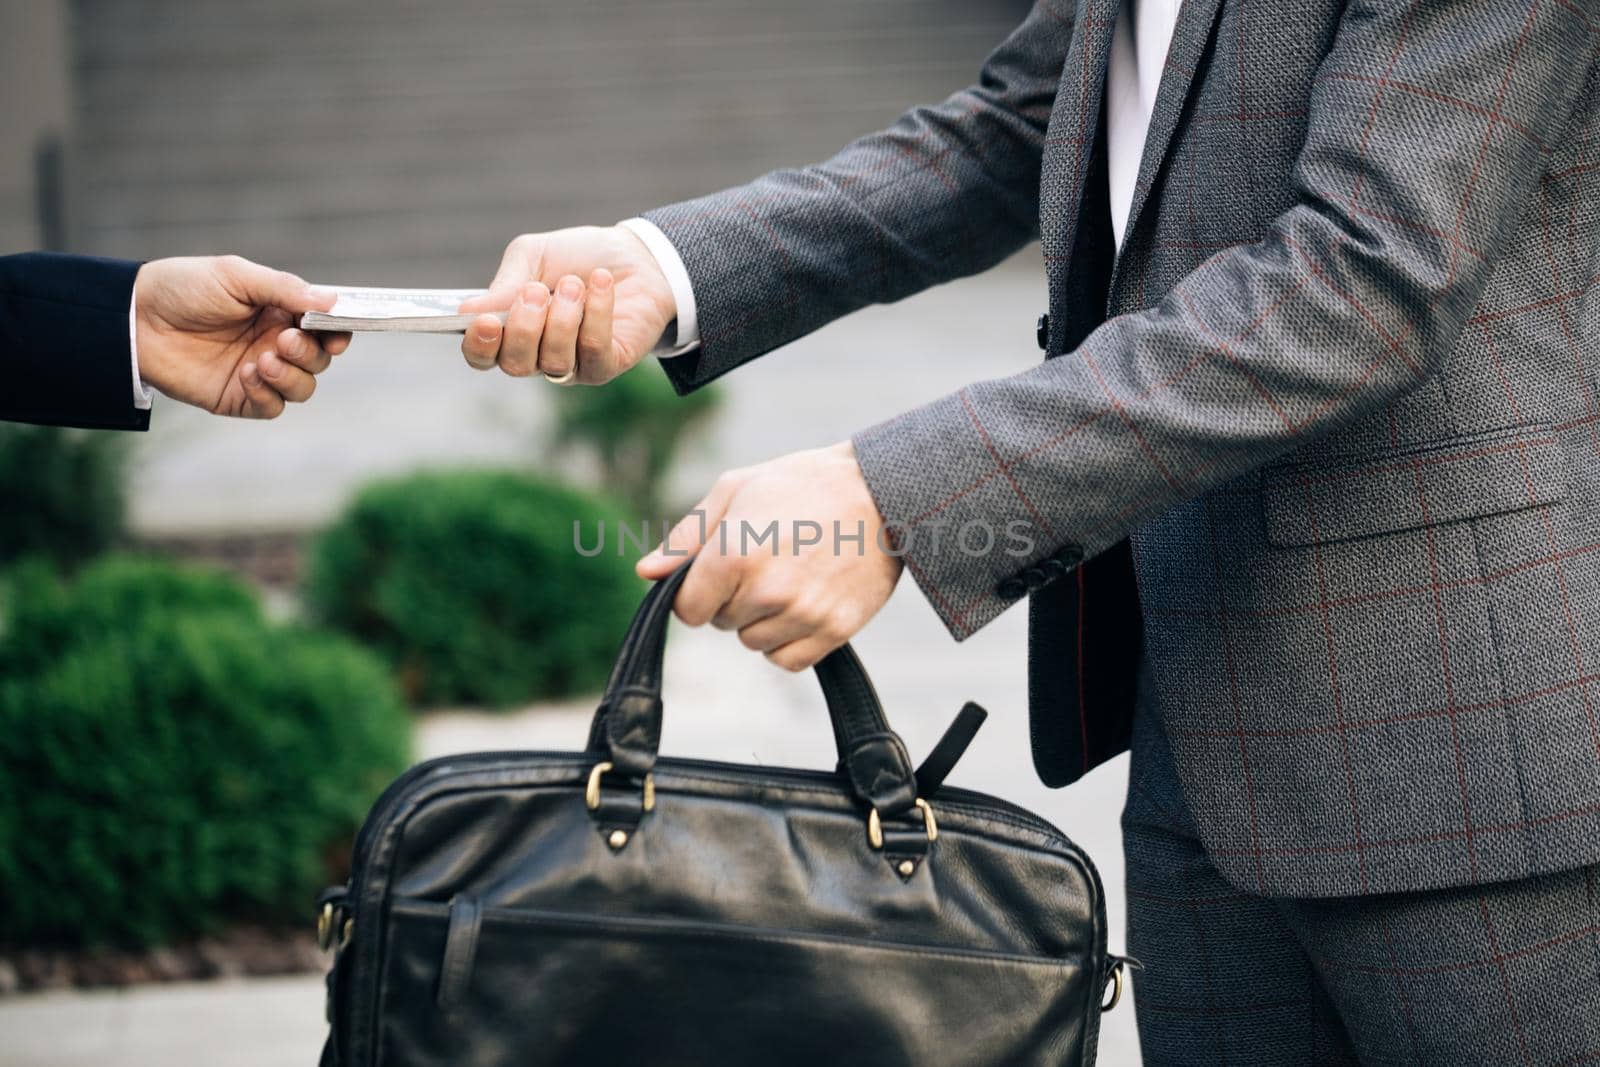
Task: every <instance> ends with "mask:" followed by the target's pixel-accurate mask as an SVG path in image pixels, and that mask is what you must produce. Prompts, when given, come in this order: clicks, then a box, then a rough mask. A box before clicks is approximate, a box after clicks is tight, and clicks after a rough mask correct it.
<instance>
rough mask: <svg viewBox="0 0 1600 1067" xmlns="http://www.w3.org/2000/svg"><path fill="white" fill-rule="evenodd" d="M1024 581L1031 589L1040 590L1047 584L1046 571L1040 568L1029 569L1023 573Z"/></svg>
mask: <svg viewBox="0 0 1600 1067" xmlns="http://www.w3.org/2000/svg"><path fill="white" fill-rule="evenodd" d="M1022 580H1023V581H1024V582H1025V583H1027V586H1028V588H1029V589H1038V588H1039V587H1041V586H1043V585H1044V583H1045V577H1044V571H1042V570H1040V569H1039V568H1038V567H1029V568H1028V569H1027V570H1025V571H1023V572H1022Z"/></svg>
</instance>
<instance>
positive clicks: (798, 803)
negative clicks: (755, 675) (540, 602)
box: [319, 570, 1123, 1067]
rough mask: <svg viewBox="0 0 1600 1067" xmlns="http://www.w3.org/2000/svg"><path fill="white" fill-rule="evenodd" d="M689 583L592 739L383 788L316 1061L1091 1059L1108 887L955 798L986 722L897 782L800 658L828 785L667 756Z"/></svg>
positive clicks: (848, 669)
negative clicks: (671, 683) (833, 752)
mask: <svg viewBox="0 0 1600 1067" xmlns="http://www.w3.org/2000/svg"><path fill="white" fill-rule="evenodd" d="M684 573H685V571H684V570H680V571H678V572H677V573H676V574H675V575H673V576H672V577H670V578H668V579H666V580H664V581H662V582H660V583H659V584H657V585H656V586H655V587H654V588H653V589H652V590H651V591H650V592H649V593H648V594H647V595H646V597H645V600H644V602H643V604H642V605H641V606H640V608H639V611H638V613H637V614H636V615H635V617H634V620H633V624H632V625H631V626H630V627H629V630H628V633H627V636H626V638H625V639H624V641H623V644H622V649H621V651H620V652H619V654H618V657H617V662H616V666H615V668H614V669H613V671H612V674H611V679H610V681H609V683H608V685H607V687H606V692H605V695H604V697H603V698H602V700H601V703H600V708H599V710H598V711H597V712H596V714H595V718H594V723H593V726H592V727H591V730H590V736H589V744H588V748H587V750H586V751H584V752H566V753H557V752H550V753H544V752H491V753H480V754H477V755H469V756H452V757H446V758H443V759H438V760H433V761H431V762H428V763H424V764H421V765H419V766H417V767H416V768H413V769H412V770H411V771H409V772H407V773H406V774H405V775H404V776H402V777H401V778H400V779H399V780H397V781H396V782H395V783H394V784H393V785H391V786H390V787H389V789H388V790H387V791H386V792H385V793H384V795H383V796H382V797H381V798H380V799H379V800H378V802H377V804H376V805H375V806H374V807H373V809H372V812H371V814H370V815H369V816H368V818H367V821H366V823H365V825H364V826H363V827H362V829H361V833H360V835H359V836H358V838H357V840H356V851H355V859H354V864H353V875H352V878H351V881H350V883H349V884H348V886H345V887H341V888H339V889H334V890H330V891H328V892H327V893H325V894H323V897H322V898H321V900H320V901H319V905H320V914H319V926H320V928H321V930H322V932H323V937H324V944H325V946H326V947H329V948H331V949H333V950H334V951H335V952H336V954H337V955H336V960H335V965H334V969H333V971H332V973H331V974H330V975H329V980H328V983H329V1020H330V1021H331V1023H332V1032H331V1035H330V1037H329V1040H328V1045H327V1049H326V1051H325V1053H324V1057H323V1063H324V1065H339V1067H379V1065H382V1067H445V1065H450V1067H513V1065H515V1067H529V1065H546V1064H549V1065H565V1064H582V1065H585V1067H603V1065H607V1064H630V1065H631V1064H638V1063H649V1064H651V1065H652V1067H690V1065H694V1067H700V1065H708V1064H716V1065H719V1067H733V1065H741V1064H760V1065H762V1067H788V1065H795V1067H800V1065H805V1067H812V1065H814V1064H818V1063H829V1064H871V1065H873V1067H884V1065H889V1064H904V1065H908V1067H910V1065H915V1067H947V1065H948V1067H957V1065H959V1067H972V1065H975V1064H1005V1065H1022V1064H1041V1065H1042V1064H1051V1065H1059V1064H1088V1063H1092V1062H1093V1061H1094V1053H1095V1039H1096V1035H1097V1033H1098V1029H1099V1019H1100V1013H1101V1011H1102V1010H1103V1006H1102V995H1103V993H1104V991H1105V990H1106V989H1107V987H1108V985H1111V986H1112V987H1113V990H1114V991H1113V993H1112V998H1113V999H1112V1001H1111V1002H1110V1004H1106V1005H1104V1007H1107V1008H1108V1007H1110V1006H1111V1004H1114V1003H1115V997H1116V996H1117V995H1119V994H1120V992H1121V988H1122V971H1121V968H1122V963H1123V961H1122V960H1121V959H1119V958H1117V957H1114V956H1110V955H1108V954H1107V952H1106V921H1105V907H1104V897H1103V892H1102V889H1101V885H1100V879H1099V876H1098V875H1097V874H1096V873H1095V870H1094V867H1093V865H1092V864H1091V863H1090V862H1089V859H1088V857H1087V856H1085V855H1084V854H1083V852H1082V851H1080V850H1079V849H1078V847H1077V846H1076V845H1074V844H1073V843H1072V842H1070V841H1068V840H1067V839H1066V838H1065V837H1064V836H1063V835H1062V834H1061V832H1060V831H1058V830H1056V829H1055V828H1054V827H1052V826H1050V825H1049V824H1048V823H1045V822H1044V821H1042V820H1040V819H1039V818H1037V817H1035V816H1033V815H1031V814H1030V813H1028V812H1026V811H1024V810H1022V809H1020V808H1017V807H1015V806H1013V805H1010V804H1007V803H1005V802H1003V801H999V800H995V799H993V798H990V797H987V796H983V795H981V794H978V793H971V792H967V791H964V790H958V789H952V788H947V787H945V786H944V784H943V783H944V778H945V776H946V775H947V774H948V773H949V771H950V769H951V768H952V767H953V766H954V765H955V762H956V760H957V759H958V758H959V757H960V755H961V753H962V752H963V751H964V750H965V748H966V746H967V743H968V742H969V741H970V740H971V738H972V735H973V733H974V732H975V731H976V730H977V728H978V725H979V724H981V722H982V721H983V717H984V713H983V711H982V709H980V708H978V707H977V706H976V705H971V704H969V705H968V706H967V707H966V708H963V709H962V713H961V715H960V716H958V718H957V720H956V722H955V724H954V725H953V726H952V727H951V729H950V730H949V731H948V732H947V733H946V735H945V738H944V740H942V741H941V742H940V743H939V745H938V746H936V748H935V750H934V752H933V753H932V754H931V755H930V756H929V757H928V759H927V760H925V761H924V762H923V764H922V765H921V767H918V768H915V769H913V767H912V765H911V761H910V758H909V757H908V756H907V754H906V749H905V746H904V744H902V742H901V740H900V738H899V737H898V736H897V735H896V734H895V733H894V732H893V731H892V730H890V729H889V726H888V723H887V722H886V721H885V719H884V716H883V711H882V708H881V706H880V704H879V702H878V698H877V695H876V694H875V693H874V692H873V688H872V684H871V682H870V681H868V679H867V676H866V673H865V671H864V670H863V669H862V666H861V662H860V661H859V660H858V659H857V658H856V656H855V653H854V652H852V651H851V650H850V648H849V647H848V646H847V647H845V648H842V649H840V650H839V651H837V652H835V653H833V654H832V655H830V656H829V657H828V658H827V659H825V660H824V661H823V662H822V663H820V664H818V665H817V676H818V678H819V680H820V681H821V683H822V690H823V694H824V696H825V698H826V700H827V705H828V714H829V717H830V719H831V720H832V723H833V732H834V740H835V742H836V743H837V746H838V753H839V766H838V768H837V769H836V770H835V771H832V772H821V771H797V770H782V769H776V768H772V767H764V766H763V767H756V766H744V765H738V764H730V763H712V762H706V761H698V760H686V759H675V758H660V757H659V756H658V754H657V753H658V749H659V745H660V739H661V714H662V705H661V673H662V659H663V650H664V647H665V641H666V628H667V620H668V618H669V616H670V613H671V605H672V599H673V597H674V596H675V595H676V593H677V589H678V586H679V585H680V584H681V583H682V580H683V575H684ZM683 710H684V711H685V712H687V713H690V714H692V713H693V709H683ZM751 714H753V715H754V714H759V709H751Z"/></svg>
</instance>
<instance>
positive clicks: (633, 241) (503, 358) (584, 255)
mask: <svg viewBox="0 0 1600 1067" xmlns="http://www.w3.org/2000/svg"><path fill="white" fill-rule="evenodd" d="M461 310H462V311H463V312H466V313H474V312H482V313H483V314H480V315H479V316H478V318H477V319H475V320H474V321H473V322H472V324H471V325H470V326H469V327H468V328H467V332H466V336H465V338H463V340H462V342H461V353H462V355H464V356H465V357H466V359H467V363H468V364H470V365H471V366H473V367H475V368H477V369H478V370H490V369H492V368H494V367H496V366H498V367H499V368H500V369H501V370H503V371H505V373H507V374H509V375H511V376H512V377H517V378H521V377H526V376H528V375H530V374H533V373H534V372H535V371H538V372H540V373H542V374H543V375H544V376H545V377H546V378H549V379H550V380H552V381H555V382H558V383H561V384H565V383H567V382H571V381H577V382H582V383H584V384H586V385H600V384H602V383H604V382H608V381H610V380H611V379H612V378H615V377H616V376H617V375H619V374H621V373H622V372H623V371H625V370H627V369H628V368H630V367H632V366H633V365H634V364H635V363H638V362H639V361H640V360H641V359H643V358H644V357H645V356H646V355H648V354H649V353H650V352H651V350H652V349H654V348H655V347H656V345H657V344H658V343H659V342H660V340H661V338H662V336H663V335H664V334H665V333H666V331H667V327H668V326H669V325H671V323H672V321H673V319H675V318H676V317H677V313H678V312H677V303H676V301H675V300H674V299H673V295H672V288H671V287H670V286H669V285H668V284H667V279H666V276H665V275H664V274H663V273H662V270H661V267H660V266H659V265H658V264H657V263H656V260H655V258H654V257H653V256H652V255H651V254H650V250H649V249H648V248H647V247H646V246H645V244H644V242H643V241H641V240H640V239H639V238H638V237H637V236H635V235H634V234H633V233H632V232H631V231H630V230H628V229H627V228H626V227H623V226H612V227H598V226H582V227H576V228H573V229H568V230H556V231H554V232H551V233H544V234H524V235H522V236H521V237H518V238H516V239H515V240H513V241H512V242H511V244H510V245H509V246H507V248H506V252H505V256H504V257H503V259H502V260H501V263H500V270H499V273H497V274H496V275H495V278H494V281H493V283H491V285H490V287H489V292H488V293H487V294H486V295H484V296H481V297H476V298H474V299H472V300H468V301H467V302H466V303H464V304H462V305H461ZM495 312H506V313H507V314H506V318H505V322H504V323H502V322H501V321H500V319H499V317H498V316H497V315H496V314H493V313H495Z"/></svg>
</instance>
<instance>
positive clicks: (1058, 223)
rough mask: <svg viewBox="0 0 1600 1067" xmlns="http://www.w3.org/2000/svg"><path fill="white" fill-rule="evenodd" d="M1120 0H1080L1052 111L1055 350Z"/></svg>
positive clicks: (1047, 166)
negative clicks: (1112, 33)
mask: <svg viewBox="0 0 1600 1067" xmlns="http://www.w3.org/2000/svg"><path fill="white" fill-rule="evenodd" d="M1121 2H1122V0H1078V2H1077V9H1076V14H1075V15H1074V17H1073V29H1072V44H1071V46H1070V47H1069V48H1068V50H1067V58H1066V62H1065V64H1064V65H1063V66H1062V68H1061V84H1060V86H1059V87H1058V88H1057V90H1056V99H1055V104H1054V106H1053V107H1052V108H1051V111H1050V127H1049V130H1048V132H1047V133H1046V135H1045V148H1044V161H1043V167H1042V171H1041V175H1040V189H1039V236H1040V242H1041V244H1042V245H1043V247H1044V259H1045V272H1046V274H1047V275H1048V277H1049V279H1050V306H1051V310H1052V314H1051V316H1050V322H1051V325H1050V335H1051V336H1050V344H1049V351H1050V352H1051V353H1055V352H1057V351H1059V347H1058V346H1059V342H1060V338H1061V336H1062V333H1061V329H1062V326H1063V325H1064V323H1065V320H1066V317H1067V309H1066V308H1065V307H1064V306H1063V303H1064V301H1063V296H1064V293H1065V291H1066V276H1067V272H1068V271H1069V270H1071V269H1072V264H1071V262H1070V261H1071V258H1072V248H1073V242H1074V239H1075V238H1076V236H1077V227H1078V216H1079V213H1080V211H1081V208H1082V205H1083V187H1084V180H1085V178H1086V177H1087V175H1088V173H1089V156H1090V152H1091V151H1092V150H1093V148H1094V143H1095V135H1096V133H1097V131H1098V130H1099V126H1100V101H1101V97H1102V96H1103V95H1104V91H1105V83H1106V60H1107V58H1108V57H1109V56H1110V54H1111V31H1112V29H1113V28H1114V27H1115V25H1116V19H1117V9H1118V7H1120V5H1121Z"/></svg>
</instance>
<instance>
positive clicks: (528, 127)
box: [0, 0, 1027, 285]
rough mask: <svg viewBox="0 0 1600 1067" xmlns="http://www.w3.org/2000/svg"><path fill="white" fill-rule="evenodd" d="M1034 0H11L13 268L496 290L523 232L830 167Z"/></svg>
mask: <svg viewBox="0 0 1600 1067" xmlns="http://www.w3.org/2000/svg"><path fill="white" fill-rule="evenodd" d="M1026 7H1027V4H1026V2H1025V0H812V2H811V3H807V4H794V3H787V2H781V0H595V2H591V3H578V4H557V3H552V2H543V0H456V2H453V3H438V2H422V0H366V2H357V0H273V2H269V0H232V2H222V0H202V2H194V0H0V60H3V62H4V65H5V82H6V87H7V91H6V92H5V93H4V94H0V101H3V103H0V153H3V154H0V252H3V251H16V250H20V249H22V248H26V247H31V246H35V245H38V244H41V243H53V244H57V245H61V246H65V247H69V248H71V249H72V250H74V251H82V252H90V253H98V254H104V255H117V256H128V257H140V258H149V257H154V256H159V255H169V254H178V253H196V252H211V251H234V252H239V253H241V254H244V255H247V256H251V257H253V258H257V259H260V260H262V261H265V262H269V263H272V264H274V265H278V266H283V267H286V268H289V269H293V270H297V271H300V272H302V273H304V274H306V275H308V276H310V277H313V278H316V279H322V280H328V281H352V282H363V283H374V284H382V283H388V284H396V285H407V284H411V285H441V284H450V285H458V284H459V285H471V284H475V283H481V282H482V281H484V280H486V276H487V274H488V272H490V271H491V270H492V268H493V266H494V264H495V262H496V261H497V259H498V255H499V251H500V249H501V247H502V246H503V244H504V242H505V241H506V239H507V238H509V237H511V236H513V235H514V234H516V233H519V232H522V231H525V230H530V229H541V228H548V227H553V226H560V225H567V224H571V223H576V222H596V223H607V222H612V221H615V220H616V219H617V218H620V217H624V216H626V215H629V214H631V213H633V212H636V211H638V210H640V209H642V208H645V207H649V206H651V205H654V204H656V203H660V202H663V201H667V200H671V199H677V198H681V197H686V196H692V195H695V194H697V193H700V192H704V191H708V190H710V189H713V188H719V187H722V186H725V185H729V184H733V183H736V182H739V181H742V180H745V179H747V178H750V177H752V176H754V175H756V174H759V173H761V172H762V171H764V170H766V169H769V168H771V167H775V166H781V165H789V164H800V163H805V162H808V161H811V160H814V159H818V158H821V157H823V156H825V155H827V154H828V153H830V152H831V151H832V150H833V149H835V148H837V147H838V146H839V145H841V144H843V143H845V142H846V141H847V140H849V139H850V138H852V137H854V136H856V135H859V134H861V133H865V132H868V131H870V130H872V129H875V128H877V127H879V126H881V125H882V124H884V123H885V122H887V121H889V120H891V119H892V118H893V117H894V116H895V115H896V114H898V113H899V112H900V111H901V110H903V109H904V108H905V107H907V106H910V105H913V104H916V103H922V102H931V101H935V100H938V99H941V98H942V97H943V96H945V95H947V94H948V93H950V92H952V91H954V90H956V89H958V88H960V87H962V86H963V85H965V84H967V83H968V82H969V81H970V80H971V79H972V78H973V76H974V75H975V73H976V71H977V70H978V67H979V64H980V63H981V61H982V58H983V56H984V55H985V54H986V53H987V52H988V51H989V49H991V48H992V47H993V46H994V45H995V44H996V43H998V42H999V41H1000V40H1001V39H1002V38H1003V37H1004V36H1005V34H1006V33H1007V32H1008V31H1009V29H1010V28H1011V26H1013V25H1014V24H1015V23H1016V22H1017V21H1019V20H1020V18H1021V17H1022V15H1023V14H1024V12H1025V9H1026Z"/></svg>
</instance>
